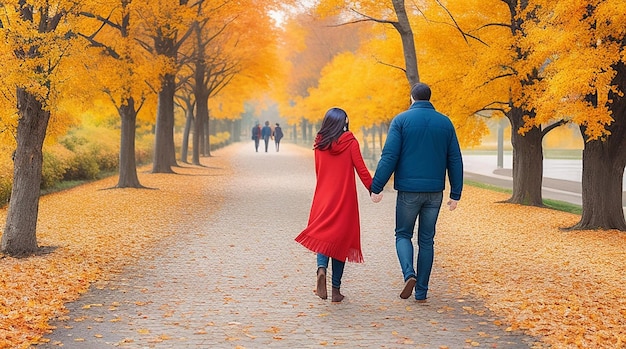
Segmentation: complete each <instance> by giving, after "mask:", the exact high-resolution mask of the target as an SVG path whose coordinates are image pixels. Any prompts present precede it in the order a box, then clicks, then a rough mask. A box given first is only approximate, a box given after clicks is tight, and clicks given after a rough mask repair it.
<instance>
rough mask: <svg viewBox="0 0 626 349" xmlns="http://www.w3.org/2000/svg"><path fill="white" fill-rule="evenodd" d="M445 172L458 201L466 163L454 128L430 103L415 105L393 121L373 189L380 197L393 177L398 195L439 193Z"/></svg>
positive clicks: (423, 102) (443, 186)
mask: <svg viewBox="0 0 626 349" xmlns="http://www.w3.org/2000/svg"><path fill="white" fill-rule="evenodd" d="M446 171H447V173H448V178H449V181H450V186H451V189H450V198H451V199H454V200H459V199H460V198H461V191H462V190H463V159H462V158H461V149H460V147H459V141H458V139H457V136H456V131H455V130H454V126H453V125H452V122H451V121H450V119H449V118H448V117H447V116H445V115H443V114H441V113H439V112H437V111H436V110H435V107H433V105H432V104H431V103H430V102H429V101H416V102H414V103H413V104H412V105H411V107H410V108H409V110H407V111H404V112H402V113H400V114H398V115H396V117H394V118H393V120H392V121H391V125H390V126H389V133H388V135H387V140H386V141H385V146H384V147H383V152H382V155H381V158H380V161H379V162H378V166H377V168H376V173H375V174H374V179H373V182H372V188H371V189H372V192H374V193H380V192H381V191H382V190H383V188H384V186H385V184H387V182H388V181H389V178H390V177H391V174H392V173H393V174H394V189H396V190H398V191H408V192H417V193H420V192H421V193H424V192H426V193H432V192H440V191H443V190H444V189H445V179H446Z"/></svg>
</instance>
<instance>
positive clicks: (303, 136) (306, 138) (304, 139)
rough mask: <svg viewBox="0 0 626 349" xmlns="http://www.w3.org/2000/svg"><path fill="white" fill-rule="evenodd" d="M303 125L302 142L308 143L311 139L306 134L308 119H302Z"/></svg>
mask: <svg viewBox="0 0 626 349" xmlns="http://www.w3.org/2000/svg"><path fill="white" fill-rule="evenodd" d="M301 125H302V140H303V141H305V142H306V141H307V140H308V139H309V138H308V137H307V134H306V130H307V128H306V125H307V121H306V119H305V118H302V123H301Z"/></svg>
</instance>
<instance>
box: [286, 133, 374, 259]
mask: <svg viewBox="0 0 626 349" xmlns="http://www.w3.org/2000/svg"><path fill="white" fill-rule="evenodd" d="M355 169H356V172H357V174H358V175H359V177H360V179H361V182H363V184H364V185H365V187H366V188H367V189H368V190H369V189H370V186H371V185H372V175H371V174H370V172H369V170H368V169H367V167H366V166H365V162H364V161H363V156H362V155H361V149H360V148H359V142H358V141H357V139H356V138H355V137H354V135H353V134H352V132H350V131H348V132H344V133H343V134H342V135H341V136H340V137H339V139H338V140H337V142H335V143H333V144H332V146H331V147H330V150H319V149H316V150H315V174H316V176H317V185H316V187H315V194H314V196H313V203H312V205H311V213H310V215H309V223H308V226H307V227H306V229H304V231H302V233H300V235H298V236H297V237H296V241H297V242H299V243H301V244H302V245H303V246H304V247H306V248H308V249H309V250H311V251H313V252H317V253H322V254H324V255H326V256H328V257H331V258H333V259H336V260H340V261H346V260H347V261H349V262H357V263H360V262H363V253H362V252H361V225H360V222H359V203H358V200H357V192H356V180H355V175H354V170H355Z"/></svg>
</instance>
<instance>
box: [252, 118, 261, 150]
mask: <svg viewBox="0 0 626 349" xmlns="http://www.w3.org/2000/svg"><path fill="white" fill-rule="evenodd" d="M251 134H252V140H253V141H254V150H256V152H257V153H258V152H259V141H260V140H261V126H260V125H259V122H258V121H257V122H256V123H255V124H254V127H252V131H251Z"/></svg>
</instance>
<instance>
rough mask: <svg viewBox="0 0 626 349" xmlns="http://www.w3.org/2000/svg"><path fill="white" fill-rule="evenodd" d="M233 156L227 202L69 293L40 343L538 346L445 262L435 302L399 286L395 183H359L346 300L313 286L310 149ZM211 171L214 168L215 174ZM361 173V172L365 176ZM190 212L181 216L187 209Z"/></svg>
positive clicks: (436, 276)
mask: <svg viewBox="0 0 626 349" xmlns="http://www.w3.org/2000/svg"><path fill="white" fill-rule="evenodd" d="M214 155H215V156H228V157H232V161H231V164H232V167H233V170H234V175H233V176H232V179H231V180H230V181H229V183H230V184H229V185H227V186H226V187H225V188H223V191H224V194H225V202H224V204H223V207H222V208H221V210H220V211H219V212H217V213H216V214H212V215H210V216H207V217H201V219H203V220H206V223H205V224H204V225H202V226H203V227H204V228H202V229H200V230H198V231H181V232H180V233H179V234H178V235H177V236H176V237H175V238H172V239H168V240H164V241H163V243H162V246H161V249H160V250H159V251H154V253H153V254H152V255H153V257H151V258H149V259H142V260H141V261H140V262H139V263H138V264H136V265H134V266H132V267H130V268H128V270H126V271H124V272H123V273H122V274H121V275H119V276H116V277H114V279H113V280H111V281H110V282H108V283H107V285H106V287H104V288H101V289H98V288H92V290H91V291H90V292H88V293H87V294H85V295H84V296H83V297H82V298H81V299H80V300H78V301H77V302H74V303H72V304H68V308H69V309H70V313H69V315H68V316H67V317H65V319H64V320H63V319H61V320H62V321H56V322H55V323H54V325H55V326H57V330H55V331H54V332H53V333H52V334H50V335H49V336H47V337H46V338H49V339H50V342H49V343H48V344H45V345H39V346H37V349H39V348H59V347H60V345H61V344H62V347H63V348H67V349H70V348H81V349H83V348H113V347H120V348H266V347H274V348H320V347H340V348H473V347H476V348H529V347H531V346H532V343H534V342H537V339H536V338H531V337H528V336H525V335H523V334H521V333H518V332H507V331H505V327H503V326H496V325H494V321H495V320H498V319H497V318H495V317H494V316H493V315H491V314H490V313H489V312H488V311H487V310H486V309H485V308H484V307H483V306H482V304H481V303H480V302H479V301H477V300H475V299H470V298H464V297H465V296H464V295H462V294H460V293H459V292H458V291H457V288H456V287H455V286H454V283H453V282H447V281H446V279H445V278H446V276H445V271H443V270H441V268H440V267H439V266H437V265H436V266H435V269H434V271H433V277H432V278H433V280H432V285H431V291H430V293H429V296H430V298H429V302H428V303H426V304H424V305H422V304H418V303H416V302H415V301H414V300H412V299H408V300H402V299H400V298H399V297H398V294H399V291H400V288H401V287H402V284H403V283H402V276H401V274H400V270H399V266H398V265H397V260H396V256H395V249H394V243H393V241H394V238H393V220H394V206H395V193H394V192H393V190H392V189H390V188H387V189H386V191H385V193H384V194H385V197H384V199H383V201H382V202H381V203H379V204H373V203H372V202H371V201H370V200H369V197H368V195H367V191H366V190H365V189H364V188H363V187H362V186H360V187H359V195H360V200H361V201H360V202H361V204H360V205H361V220H362V235H363V237H362V241H363V248H364V257H365V263H363V264H353V263H349V264H348V265H347V266H346V271H345V274H344V280H343V284H342V292H343V293H344V294H345V295H346V299H345V300H344V302H343V303H340V304H334V303H331V302H330V301H324V300H321V299H319V298H318V297H317V296H315V294H314V293H313V289H314V283H315V269H316V268H315V256H314V254H313V253H310V252H308V251H307V250H305V249H304V248H303V247H302V246H300V245H299V244H297V243H295V242H294V241H293V238H294V237H295V236H296V235H297V234H298V233H299V232H300V231H301V230H302V229H303V228H304V226H305V224H306V221H307V218H308V210H309V207H310V201H311V198H312V194H313V189H314V186H315V175H314V172H313V171H314V169H313V157H312V151H311V150H308V149H305V148H302V147H298V146H295V145H291V144H289V143H285V144H284V145H282V149H281V152H280V153H275V152H273V151H272V150H270V152H269V153H263V152H260V153H255V152H254V151H253V146H252V144H247V143H246V144H235V145H232V146H229V147H227V148H226V149H222V150H219V151H216V152H214ZM207 180H210V178H207ZM359 185H360V184H359ZM181 217H182V216H181Z"/></svg>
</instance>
